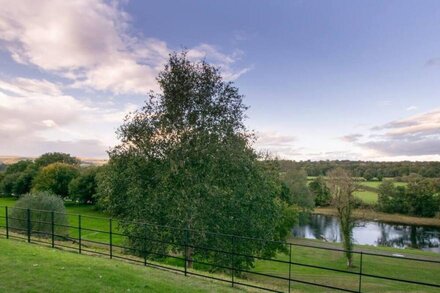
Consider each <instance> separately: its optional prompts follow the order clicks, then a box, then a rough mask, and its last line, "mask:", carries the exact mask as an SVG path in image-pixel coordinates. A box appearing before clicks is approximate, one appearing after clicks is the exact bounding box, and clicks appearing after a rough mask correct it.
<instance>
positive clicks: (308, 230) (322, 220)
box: [294, 215, 440, 248]
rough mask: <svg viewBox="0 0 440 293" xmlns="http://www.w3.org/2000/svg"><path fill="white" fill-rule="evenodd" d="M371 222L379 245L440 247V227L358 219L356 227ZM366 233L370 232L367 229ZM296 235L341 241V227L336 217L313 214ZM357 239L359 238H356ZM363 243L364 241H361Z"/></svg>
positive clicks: (298, 228) (299, 227) (361, 226)
mask: <svg viewBox="0 0 440 293" xmlns="http://www.w3.org/2000/svg"><path fill="white" fill-rule="evenodd" d="M367 223H368V224H369V226H370V227H371V224H373V225H374V227H375V229H377V230H378V232H379V236H378V238H377V240H376V243H377V244H378V245H383V246H392V247H400V248H404V247H412V248H438V247H440V229H438V228H432V227H417V226H409V225H392V224H386V223H381V222H365V221H357V222H356V228H360V229H362V228H364V227H366V226H367V225H366V224H367ZM364 233H368V231H367V230H366V231H365V232H364ZM294 235H295V236H296V237H307V238H316V239H322V238H325V240H327V241H333V242H339V241H340V240H341V238H340V229H339V222H338V220H337V218H336V217H332V216H324V215H312V216H311V217H309V218H308V220H307V223H306V224H305V223H300V225H299V226H298V227H295V229H294ZM372 237H374V236H372ZM354 240H355V241H356V240H357V239H354ZM359 244H363V243H359Z"/></svg>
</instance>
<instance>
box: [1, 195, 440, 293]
mask: <svg viewBox="0 0 440 293" xmlns="http://www.w3.org/2000/svg"><path fill="white" fill-rule="evenodd" d="M5 204H7V205H9V206H12V205H13V204H14V201H12V200H10V199H4V198H3V199H0V205H5ZM66 208H67V211H68V212H69V213H81V214H83V215H87V216H92V217H90V218H89V217H87V216H82V227H83V228H90V227H94V228H97V229H103V230H105V231H107V230H108V227H109V225H108V224H109V223H108V219H105V218H94V217H95V216H102V217H105V216H106V215H105V214H102V213H100V212H98V211H95V210H94V209H93V207H91V206H77V205H69V204H68V205H67V206H66ZM3 215H4V209H3V208H0V216H3ZM71 217H72V218H69V221H70V225H73V226H75V225H76V223H77V222H75V221H77V216H76V215H74V216H71ZM2 221H4V219H0V225H3V223H4V222H3V223H1V222H2ZM115 222H116V221H115ZM106 229H107V230H106ZM114 229H115V230H117V226H116V228H114ZM115 230H114V231H115ZM70 233H71V236H72V237H75V233H77V231H76V229H74V228H71V231H70ZM82 238H83V239H90V240H95V241H101V242H105V243H108V241H109V239H108V234H105V233H97V232H93V231H90V232H88V231H86V230H83V231H82ZM123 240H124V239H122V238H116V236H114V238H113V243H117V242H121V243H122V242H123ZM292 241H294V243H299V244H304V243H303V242H304V241H305V240H303V239H293V240H292ZM9 243H10V244H9ZM69 243H70V242H69ZM306 244H312V245H317V246H325V247H329V248H340V244H333V243H323V242H321V241H311V242H310V241H309V242H307V243H306ZM8 245H10V247H11V248H12V247H16V246H17V247H22V246H26V245H25V244H22V243H18V242H17V241H15V240H8V241H7V240H1V239H0V251H3V250H4V249H3V246H6V249H5V251H7V249H8V247H7V246H8ZM70 245H72V248H74V249H76V248H77V247H78V244H77V243H73V242H72V243H71V244H70ZM27 247H31V248H27ZM20 249H21V248H20ZM26 249H31V250H30V251H31V252H28V253H29V254H31V256H30V257H28V256H27V254H25V253H23V254H24V255H26V257H25V258H24V259H20V258H18V260H17V261H15V260H14V259H15V258H16V257H17V255H14V254H13V253H11V254H10V255H9V254H8V253H6V256H5V255H3V252H2V254H0V263H2V264H3V263H9V264H8V265H7V266H6V267H1V268H0V273H4V275H6V274H7V275H8V276H11V273H10V272H9V271H5V270H14V266H15V264H17V267H18V269H17V270H18V271H20V272H21V270H22V269H21V266H25V267H26V268H27V270H29V271H30V272H32V271H33V270H36V272H37V273H39V272H40V271H37V269H41V267H38V266H37V267H36V268H34V267H33V264H34V263H38V262H37V261H35V262H34V261H31V262H28V259H30V260H32V259H33V257H34V255H33V254H34V253H35V256H38V255H39V256H40V257H42V256H46V257H48V258H51V257H52V256H51V255H54V256H55V257H53V258H52V259H53V261H55V260H56V259H57V258H58V257H61V255H66V257H67V259H69V260H72V261H73V260H74V259H79V260H81V262H82V264H78V267H77V268H72V270H73V274H72V276H74V277H77V278H79V279H81V277H80V275H81V274H82V273H83V271H84V272H85V273H84V274H85V275H87V276H86V277H85V278H86V281H87V280H88V279H87V278H90V279H93V278H96V273H95V272H100V271H101V269H100V268H101V267H103V269H102V271H105V272H107V271H108V274H109V275H107V276H106V277H105V279H106V280H111V281H109V283H103V282H102V281H101V280H98V282H97V284H94V286H95V287H92V286H86V285H84V288H86V289H89V288H90V291H108V290H107V289H109V288H110V287H102V288H100V287H96V286H110V285H111V284H113V283H112V282H115V283H118V282H119V281H118V280H119V279H118V277H117V274H116V273H114V274H115V275H112V274H113V272H110V267H113V268H114V269H117V268H118V267H121V268H124V269H122V270H123V271H124V274H122V273H121V276H123V278H125V279H127V280H131V279H130V278H128V277H125V273H126V272H148V275H149V276H153V277H154V278H153V279H152V280H151V282H153V283H152V284H157V285H154V286H153V285H148V286H149V287H136V286H138V285H137V284H138V283H139V282H140V281H139V280H138V279H136V278H138V277H136V276H133V277H132V278H134V280H133V281H127V282H125V281H124V282H122V281H121V282H120V284H118V286H120V287H117V290H115V291H122V288H124V287H123V286H126V289H128V288H130V289H131V290H132V291H133V290H135V291H136V290H142V288H148V290H150V289H151V288H156V287H155V286H159V287H157V288H163V290H164V291H167V292H168V291H171V292H172V291H173V290H176V289H173V287H172V286H173V283H172V282H173V280H174V279H175V280H178V279H176V278H179V276H175V275H173V274H171V277H170V283H167V284H166V285H167V286H171V287H169V288H170V289H167V288H166V287H160V286H165V285H164V284H162V285H160V284H159V279H160V278H159V277H157V278H156V277H155V276H156V275H155V274H156V273H153V272H156V271H155V270H145V268H139V267H137V266H135V265H128V267H126V264H124V263H120V262H118V261H113V262H110V261H107V260H103V259H100V258H97V257H91V256H77V255H75V254H65V253H62V252H58V251H54V250H51V249H47V248H39V247H37V246H26ZM99 249H103V250H106V251H108V250H107V249H108V247H101V248H99ZM355 249H357V250H362V251H368V252H373V253H381V254H387V255H390V254H393V253H398V254H402V255H404V256H405V257H423V258H428V259H435V260H439V261H440V255H439V254H436V253H430V252H424V251H420V250H412V249H405V250H402V249H394V248H387V247H373V246H356V247H355ZM33 251H35V252H33ZM19 254H20V255H21V254H22V253H21V252H20V253H19ZM5 257H10V259H5ZM405 257H402V258H401V259H400V258H397V259H396V258H385V257H377V256H368V255H364V256H363V260H364V262H363V272H364V273H369V274H375V275H379V276H388V277H394V278H404V279H409V280H415V281H422V282H430V283H436V284H439V285H440V278H438V276H439V275H440V264H435V263H422V262H414V261H409V260H406V259H405ZM276 259H278V260H284V261H288V259H289V255H288V254H284V253H279V254H278V255H277V256H276ZM63 261H64V260H63ZM292 261H293V262H295V263H296V264H295V265H292V267H291V276H292V278H293V279H296V280H302V281H306V282H314V283H319V284H325V285H331V286H337V287H343V288H347V289H351V290H357V288H358V281H359V276H358V275H354V274H348V273H341V272H333V271H329V270H322V269H317V268H310V267H306V266H302V265H301V264H308V265H316V266H324V267H327V268H333V269H339V270H343V271H349V272H358V271H359V255H356V256H355V257H354V264H355V267H354V268H351V269H347V267H346V263H345V258H344V255H343V253H342V252H340V251H331V250H322V249H316V248H310V247H301V246H292ZM101 262H102V265H101ZM68 263H69V261H68V260H66V261H64V262H63V264H62V265H59V266H55V264H53V265H54V266H55V269H54V270H55V271H56V272H54V273H52V272H51V271H49V272H47V274H46V275H49V276H52V277H51V278H53V279H56V280H57V281H58V280H59V281H60V284H65V287H66V288H70V287H69V286H70V285H69V284H70V283H71V282H73V277H72V278H71V277H70V274H69V276H67V275H66V276H65V275H64V273H65V272H63V270H61V269H60V267H64V268H65V270H67V268H68V267H69V265H67V264H68ZM97 263H99V264H100V267H99V268H93V269H89V267H92V266H95V264H97ZM164 263H167V264H168V265H174V266H182V265H183V264H182V262H179V261H173V260H171V259H166V260H164ZM105 264H112V265H108V267H107V268H106V269H104V268H105V267H106V266H105ZM75 266H76V265H75ZM45 267H46V265H45ZM47 267H48V268H50V269H52V268H51V267H50V266H49V265H47ZM196 268H199V269H202V270H205V271H204V272H203V273H205V274H206V273H208V272H207V271H206V267H204V266H196ZM90 270H91V271H92V272H93V274H90V275H88V273H89V272H90ZM252 271H253V272H257V273H264V274H271V275H276V276H281V277H288V276H289V266H288V264H285V263H280V262H275V261H264V260H257V261H256V262H255V268H253V269H252ZM198 273H200V271H198ZM52 274H53V275H52ZM133 274H134V275H136V274H137V273H133ZM145 274H146V273H145ZM157 274H159V273H157ZM101 275H102V276H104V275H103V274H101ZM141 275H142V274H141ZM142 276H144V275H142ZM157 276H159V275H157ZM27 278H29V280H31V279H32V278H34V280H36V279H37V278H38V280H40V278H44V276H40V275H38V274H32V273H29V276H27ZM139 278H140V277H139ZM221 278H223V277H221ZM125 279H124V280H125ZM9 280H10V281H9ZM12 280H13V282H12ZM16 280H20V279H19V278H18V277H17V279H14V278H8V280H7V282H6V283H4V284H3V283H2V284H0V291H2V289H3V288H4V289H7V288H8V287H1V286H13V284H15V283H16ZM147 280H148V279H147ZM181 280H182V281H183V280H185V282H183V283H182V284H184V285H185V286H186V285H188V286H191V285H190V283H188V282H196V280H194V278H193V277H190V278H185V279H181ZM239 281H240V282H244V283H246V282H250V283H251V284H264V286H269V287H271V288H274V289H277V290H281V291H287V288H288V281H286V280H279V279H274V278H269V277H265V276H261V275H256V274H251V273H247V274H246V275H245V279H239ZM8 282H10V283H8ZM145 282H146V281H144V283H145ZM154 282H157V283H154ZM197 282H198V281H197ZM197 282H196V283H197ZM45 283H46V282H44V281H41V282H38V284H37V285H38V286H45ZM5 284H6V285H5ZM108 284H110V285H108ZM147 284H148V282H147ZM292 284H293V287H292V288H293V289H295V290H299V292H328V291H329V290H328V289H322V288H319V287H316V286H311V285H303V284H300V283H299V282H293V283H292ZM144 285H145V284H144ZM362 285H363V287H362V289H363V292H379V291H380V292H403V291H405V292H436V290H434V289H432V288H429V287H418V286H414V285H409V284H405V283H398V282H391V281H386V280H381V279H373V278H367V277H364V278H363V280H362ZM20 286H26V287H23V289H20V290H22V291H27V289H30V288H31V282H30V281H28V283H26V282H24V283H23V284H20ZM60 286H61V285H60ZM77 286H82V284H78V285H77ZM111 286H112V285H111ZM115 286H116V285H115ZM139 286H141V285H139ZM185 286H182V287H181V288H180V287H179V289H181V290H180V291H179V292H185V290H184V288H185ZM197 286H198V285H197ZM197 286H196V287H195V289H194V290H193V291H191V292H197V290H198V289H197V288H198V287H197ZM9 288H12V287H9ZM38 288H40V287H38ZM51 288H52V287H51ZM72 288H74V287H72ZM219 288H220V287H219ZM221 288H222V287H221ZM44 289H45V288H44V287H41V288H40V289H39V290H36V291H44ZM82 289H83V288H78V291H81V290H82ZM119 289H121V290H119ZM126 289H125V290H124V291H126ZM20 290H19V291H20ZM200 290H202V291H203V290H207V291H209V290H211V291H215V292H217V288H216V289H210V288H208V287H207V288H205V289H204V288H203V287H201V289H200ZM225 290H226V289H225ZM4 291H10V290H4ZM54 291H58V290H55V289H54ZM75 291H76V290H75ZM86 291H87V290H86ZM110 291H111V290H110ZM152 292H154V291H152ZM292 292H294V291H292ZM437 292H438V290H437Z"/></svg>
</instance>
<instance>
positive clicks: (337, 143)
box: [0, 0, 440, 161]
mask: <svg viewBox="0 0 440 293" xmlns="http://www.w3.org/2000/svg"><path fill="white" fill-rule="evenodd" d="M182 49H186V50H188V56H189V57H190V58H191V59H192V60H201V59H206V60H207V61H208V62H210V63H212V64H214V65H215V66H218V67H220V68H221V70H222V75H223V77H224V79H226V80H228V81H233V82H234V84H235V85H236V86H237V87H238V88H239V89H240V93H241V94H243V95H244V102H245V104H247V105H248V106H250V109H249V110H248V112H247V117H248V118H247V120H246V125H247V126H248V128H249V129H251V130H254V131H255V132H256V134H257V136H258V140H257V141H256V142H255V145H254V147H255V148H256V149H258V150H262V151H269V152H271V153H272V154H273V155H274V156H277V157H279V158H284V159H293V160H333V159H340V160H342V159H351V160H376V161H398V160H436V161H440V2H439V1H437V0H432V1H429V0H422V1H420V0H414V1H404V0H396V1H393V0H389V1H375V0H369V1H366V0H364V1H352V0H345V1H336V0H335V1H324V0H322V1H314V0H307V1H302V0H296V1H295V0H286V1H281V0H280V1H267V0H264V1H263V0H255V1H242V0H234V1H232V0H231V1H225V0H223V1H203V0H200V1H191V0H187V1H178V0H174V1H166V0H162V1H140V0H137V1H134V0H131V1H103V0H77V1H64V0H60V1H35V0H27V1H26V0H14V1H8V0H0V156H1V155H3V156H6V155H8V156H38V155H40V154H42V153H45V152H52V151H61V152H67V153H71V154H72V155H75V156H80V157H86V158H106V157H107V154H106V151H107V150H108V149H109V148H111V147H112V146H114V145H116V144H118V140H117V137H116V134H115V131H116V130H117V128H118V127H119V126H120V125H121V124H122V122H123V119H124V117H125V115H126V114H127V113H129V112H131V111H134V110H136V109H138V108H140V107H141V106H142V105H143V103H144V101H145V99H146V98H147V93H148V92H149V91H150V90H153V91H156V92H158V91H159V88H158V85H157V83H156V80H155V77H156V76H157V74H158V72H160V70H161V69H162V68H163V65H164V64H165V63H166V61H167V58H168V56H169V53H170V52H173V51H179V50H182Z"/></svg>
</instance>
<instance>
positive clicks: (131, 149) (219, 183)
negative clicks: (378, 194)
mask: <svg viewBox="0 0 440 293" xmlns="http://www.w3.org/2000/svg"><path fill="white" fill-rule="evenodd" d="M158 83H159V85H160V88H161V93H156V94H155V93H151V94H150V97H149V99H148V100H147V101H146V102H145V105H144V106H143V107H142V108H141V109H140V110H138V111H136V112H134V113H132V114H131V115H130V116H129V117H127V119H126V120H125V122H124V124H123V125H122V126H121V127H120V129H119V132H118V135H119V138H120V140H121V141H122V143H121V144H120V145H119V146H117V147H115V148H114V149H113V150H111V151H110V152H109V156H110V161H109V164H108V166H106V168H104V170H103V172H102V174H101V176H99V178H100V180H99V184H98V193H99V198H100V204H101V206H104V207H106V208H107V209H108V211H109V212H110V213H111V214H113V215H115V216H118V217H119V218H120V219H121V220H122V221H121V226H122V228H123V229H124V230H125V232H128V233H131V235H133V237H132V238H131V242H132V244H133V245H142V244H141V243H137V241H136V239H137V238H136V237H135V236H139V235H149V234H154V235H161V236H160V237H163V238H165V239H167V241H170V242H173V241H174V242H177V241H179V242H181V241H182V239H183V237H184V235H183V234H182V233H181V232H183V231H184V230H186V229H187V230H186V231H190V233H189V235H188V238H189V241H191V243H193V244H194V245H195V246H201V247H203V246H204V245H206V244H208V243H209V247H212V248H216V247H217V248H219V249H220V248H221V249H231V250H232V249H233V247H232V245H233V244H232V243H231V239H229V238H224V239H223V238H222V237H218V236H217V237H214V236H212V234H209V233H207V231H210V232H221V233H229V234H236V235H243V236H251V237H259V238H265V239H273V240H281V239H284V237H285V236H286V235H287V233H288V231H289V229H286V227H289V228H290V227H291V225H292V224H293V223H292V216H290V215H291V214H289V213H286V212H285V210H286V208H287V204H286V203H285V202H283V201H282V200H281V199H280V197H279V195H280V193H281V181H280V180H279V175H278V174H279V171H278V170H275V169H274V168H271V167H268V165H267V164H262V163H261V162H260V161H259V156H258V155H257V153H256V152H255V151H254V150H253V149H252V147H251V143H252V140H253V135H252V133H251V132H249V131H248V130H247V129H246V127H245V126H244V123H243V119H244V117H245V110H246V109H247V107H246V106H245V105H244V104H243V102H242V96H241V95H240V94H239V93H238V89H237V88H236V87H234V86H233V84H232V83H230V82H225V81H223V79H222V77H221V75H220V72H219V70H218V69H217V68H215V67H213V66H211V65H209V64H207V63H206V62H191V61H190V60H188V58H187V56H186V54H185V53H181V54H172V55H171V56H170V59H169V63H168V64H167V65H166V66H165V68H164V70H163V71H162V72H161V73H160V74H159V77H158ZM139 220H142V221H145V222H149V223H154V224H160V225H170V226H173V227H175V228H176V229H177V230H176V231H181V232H178V233H170V232H169V231H164V229H161V230H160V231H153V229H154V228H153V226H144V227H142V226H139V225H138V226H136V227H133V226H134V225H132V224H131V223H132V221H139ZM191 231H192V232H191ZM195 231H200V232H195ZM234 245H236V246H239V248H240V249H241V250H243V252H254V253H260V254H273V253H275V251H276V249H278V248H279V249H281V248H282V247H280V245H279V244H273V245H272V246H270V245H266V246H264V247H262V246H261V245H257V244H255V243H252V242H246V243H245V242H244V241H243V242H241V243H235V244H234ZM149 246H150V249H156V250H160V249H167V248H164V247H163V245H162V246H161V247H159V246H158V245H157V244H155V243H149ZM235 248H237V249H238V247H235ZM187 253H188V254H189V255H190V257H191V258H193V257H194V258H197V257H200V258H204V259H212V260H213V261H216V262H218V263H219V264H223V265H227V264H229V262H230V260H229V259H226V258H225V256H224V255H222V254H221V253H215V252H212V251H211V252H208V251H205V250H201V249H196V248H194V249H191V250H190V251H188V252H187ZM235 261H236V265H241V266H244V267H248V266H251V265H252V263H253V260H252V259H250V258H240V257H237V258H236V260H235Z"/></svg>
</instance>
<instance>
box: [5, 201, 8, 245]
mask: <svg viewBox="0 0 440 293" xmlns="http://www.w3.org/2000/svg"><path fill="white" fill-rule="evenodd" d="M5 216H6V239H9V221H8V207H5Z"/></svg>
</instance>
